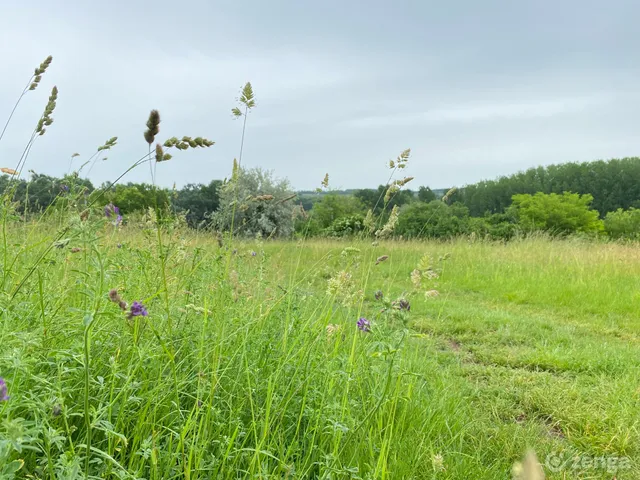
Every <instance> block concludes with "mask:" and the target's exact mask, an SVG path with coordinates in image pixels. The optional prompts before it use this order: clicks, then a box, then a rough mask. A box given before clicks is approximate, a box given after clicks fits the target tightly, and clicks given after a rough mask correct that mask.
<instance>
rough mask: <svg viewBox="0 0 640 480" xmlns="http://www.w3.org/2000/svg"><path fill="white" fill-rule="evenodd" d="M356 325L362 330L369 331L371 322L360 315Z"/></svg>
mask: <svg viewBox="0 0 640 480" xmlns="http://www.w3.org/2000/svg"><path fill="white" fill-rule="evenodd" d="M356 325H357V326H358V329H359V330H360V331H362V332H370V331H371V322H370V321H369V320H367V319H366V318H364V317H360V318H359V319H358V322H357V323H356Z"/></svg>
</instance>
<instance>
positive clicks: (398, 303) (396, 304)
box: [393, 298, 411, 312]
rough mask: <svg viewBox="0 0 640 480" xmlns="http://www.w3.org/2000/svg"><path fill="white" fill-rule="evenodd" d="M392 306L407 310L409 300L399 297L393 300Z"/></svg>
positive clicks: (408, 309)
mask: <svg viewBox="0 0 640 480" xmlns="http://www.w3.org/2000/svg"><path fill="white" fill-rule="evenodd" d="M393 306H394V307H396V308H397V309H398V310H406V311H407V312H408V311H410V310H411V305H410V304H409V300H407V299H405V298H400V299H398V300H396V301H395V302H393Z"/></svg>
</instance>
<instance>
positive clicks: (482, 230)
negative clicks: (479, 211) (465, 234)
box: [469, 213, 518, 240]
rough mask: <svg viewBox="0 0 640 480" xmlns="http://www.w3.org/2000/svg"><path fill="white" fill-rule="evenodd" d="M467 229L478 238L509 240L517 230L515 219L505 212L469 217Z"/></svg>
mask: <svg viewBox="0 0 640 480" xmlns="http://www.w3.org/2000/svg"><path fill="white" fill-rule="evenodd" d="M469 230H470V232H471V233H474V234H475V235H476V236H478V237H480V238H489V239H491V240H509V239H511V238H513V237H514V236H515V235H516V233H517V232H518V225H517V223H516V221H515V219H514V218H513V217H512V216H510V215H508V214H505V213H494V214H492V215H491V214H486V215H485V216H484V217H472V218H470V219H469Z"/></svg>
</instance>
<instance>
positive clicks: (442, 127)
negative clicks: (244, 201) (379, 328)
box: [0, 0, 640, 189]
mask: <svg viewBox="0 0 640 480" xmlns="http://www.w3.org/2000/svg"><path fill="white" fill-rule="evenodd" d="M638 18H640V2H637V1H636V0H628V1H623V0H613V1H610V2H604V1H590V0H553V1H552V0H536V1H524V0H522V1H521V0H483V1H482V2H479V1H476V0H456V1H453V0H452V1H449V2H442V1H438V2H436V1H430V0H416V1H408V0H398V1H391V0H386V1H382V0H369V1H366V2H365V1H344V0H343V1H335V0H323V1H322V2H319V1H304V0H269V1H265V0H245V1H216V0H183V1H181V2H169V1H166V0H158V1H156V2H148V1H145V2H141V1H125V0H112V1H109V2H87V1H76V0H63V1H60V2H51V1H47V2H45V1H39V0H32V1H30V2H24V1H22V0H20V1H17V0H4V1H2V2H1V4H0V61H1V62H2V75H0V123H2V124H4V121H5V119H6V117H7V116H8V114H9V112H10V110H11V108H12V107H13V103H14V102H15V100H16V98H17V96H18V95H19V93H20V91H21V88H22V87H23V85H24V84H25V82H26V80H27V79H28V77H29V75H30V73H31V72H32V70H33V68H34V67H35V66H36V65H37V64H39V63H40V62H41V61H42V59H44V58H45V57H46V56H47V55H49V54H51V55H53V57H54V61H53V64H52V66H51V68H50V69H49V70H48V71H47V73H46V75H45V77H44V78H43V81H42V84H41V87H39V89H38V90H36V91H35V92H29V94H28V95H26V96H25V98H24V100H23V103H22V104H21V105H20V108H19V110H18V112H17V114H16V116H15V117H14V120H13V122H12V123H11V125H10V127H9V129H8V131H7V134H6V135H5V138H4V139H2V141H0V162H1V163H2V165H0V166H7V167H12V166H14V165H15V164H16V162H17V159H18V158H19V157H20V153H21V152H22V149H23V148H24V144H25V142H26V141H27V139H28V137H29V135H30V133H31V131H32V129H33V126H34V125H35V123H36V122H37V120H38V118H39V115H40V114H41V112H42V109H43V108H44V105H45V103H46V100H47V96H48V93H49V91H50V89H51V87H52V86H53V85H54V84H55V85H57V86H58V88H59V90H60V94H59V100H58V107H57V109H56V111H55V113H54V118H55V123H54V124H53V125H52V126H51V127H50V129H49V131H48V132H47V134H46V135H45V136H44V137H42V138H39V139H38V141H37V143H36V145H35V146H34V148H33V150H32V153H31V156H30V157H29V160H28V164H27V166H26V168H27V169H33V170H35V171H37V172H41V173H46V174H51V175H62V174H63V173H65V172H66V171H67V169H68V167H69V157H70V155H71V154H72V153H74V152H79V153H81V154H82V156H81V157H80V158H79V159H77V163H78V164H80V163H82V159H83V158H87V157H89V156H90V155H91V154H92V153H93V152H94V151H95V148H96V147H97V146H98V145H100V144H102V143H103V142H104V141H105V140H106V139H107V138H109V137H111V136H118V137H119V144H118V145H117V147H116V148H115V149H114V150H113V151H111V152H109V154H108V159H107V160H106V161H104V162H99V163H98V164H97V165H96V166H95V168H94V169H93V170H92V171H91V174H90V175H89V176H90V178H91V180H92V181H94V182H95V183H100V182H102V181H104V180H109V179H113V178H114V177H116V176H117V175H118V174H119V173H121V172H122V171H123V170H124V169H125V168H126V167H127V166H129V165H130V164H131V163H132V162H133V161H135V160H136V159H137V158H139V157H140V156H141V155H143V154H144V153H145V152H146V149H147V146H146V143H145V142H144V139H143V137H142V133H143V131H144V124H145V122H146V119H147V116H148V113H149V111H150V110H151V109H152V108H156V109H158V110H159V111H160V113H161V116H162V124H161V133H160V135H159V137H160V138H161V139H165V138H167V137H170V136H174V135H176V136H182V135H191V136H204V137H207V138H210V139H212V140H214V141H216V145H215V146H213V147H212V148H210V149H209V150H207V151H203V152H185V153H179V154H177V155H175V157H174V159H173V160H171V161H170V162H167V163H163V164H162V165H159V166H158V179H157V180H158V183H160V184H162V185H165V186H171V185H172V184H173V182H176V183H177V185H178V186H181V185H183V184H185V183H190V182H208V181H209V180H211V179H214V178H223V177H225V176H227V175H228V174H229V172H230V169H231V164H232V161H233V158H234V156H237V154H238V150H239V144H240V135H241V129H242V125H241V123H240V122H238V121H236V120H233V119H232V116H231V112H230V110H231V108H232V107H233V106H234V105H235V98H236V97H237V96H238V92H239V89H240V87H241V86H242V85H243V83H244V82H246V81H251V82H252V84H253V86H254V90H255V94H256V98H257V101H258V106H257V108H256V109H255V110H254V111H253V113H251V114H250V116H249V118H248V122H247V135H246V144H245V150H244V157H243V164H244V165H246V166H260V167H263V168H266V169H272V170H274V171H275V172H276V174H277V175H279V176H286V177H288V178H289V179H290V180H291V182H292V184H293V185H294V186H295V187H296V188H298V189H310V188H315V187H316V186H318V184H319V183H320V181H321V180H322V177H323V176H324V174H325V173H326V172H328V173H329V174H330V178H331V185H332V187H335V188H358V187H368V186H370V187H372V186H376V185H378V184H379V183H384V182H385V181H386V176H387V172H386V171H385V164H386V162H387V161H388V159H390V158H392V157H395V156H396V155H397V154H398V153H400V152H401V151H402V150H403V149H405V148H408V147H410V148H411V149H412V158H411V160H410V169H409V173H410V174H411V175H413V176H415V177H416V180H415V186H417V185H430V186H432V187H442V188H444V187H449V186H452V185H458V186H459V185H463V184H465V183H469V182H474V181H477V180H480V179H484V178H493V177H495V176H498V175H502V174H509V173H512V172H514V171H517V170H521V169H525V168H527V167H529V166H535V165H540V164H549V163H557V162H567V161H584V160H593V159H600V158H612V157H623V156H636V155H639V154H640V57H639V56H638V51H639V47H640V36H639V35H638V29H637V19H638ZM128 178H129V179H130V180H131V181H148V180H149V172H148V169H147V168H140V169H138V170H137V171H134V172H132V173H131V174H130V175H129V177H128Z"/></svg>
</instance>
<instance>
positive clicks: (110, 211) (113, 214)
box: [104, 203, 122, 226]
mask: <svg viewBox="0 0 640 480" xmlns="http://www.w3.org/2000/svg"><path fill="white" fill-rule="evenodd" d="M104 216H105V217H107V218H114V221H113V224H114V225H116V226H118V225H120V223H122V215H120V209H119V208H118V207H116V206H115V205H114V204H113V203H110V204H109V205H106V206H105V207H104Z"/></svg>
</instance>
